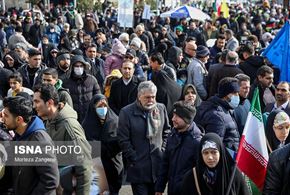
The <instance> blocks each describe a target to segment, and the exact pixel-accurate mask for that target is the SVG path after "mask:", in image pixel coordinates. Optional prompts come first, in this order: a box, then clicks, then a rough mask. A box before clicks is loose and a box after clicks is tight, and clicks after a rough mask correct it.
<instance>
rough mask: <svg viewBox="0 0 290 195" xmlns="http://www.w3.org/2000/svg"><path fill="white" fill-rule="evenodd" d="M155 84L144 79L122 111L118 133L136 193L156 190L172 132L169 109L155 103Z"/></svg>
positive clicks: (129, 176) (147, 192)
mask: <svg viewBox="0 0 290 195" xmlns="http://www.w3.org/2000/svg"><path fill="white" fill-rule="evenodd" d="M156 93H157V88H156V86H155V85H154V84H153V83H152V82H151V81H144V82H142V83H140V85H139V87H138V97H137V100H136V101H135V102H134V103H132V104H129V105H128V106H126V107H124V108H123V109H122V110H121V112H120V114H119V125H118V137H119V143H120V146H121V149H122V152H123V157H124V158H125V159H126V162H127V181H128V182H130V183H131V186H132V190H133V194H135V195H144V194H150V195H154V194H155V189H154V185H155V182H156V180H157V172H158V170H159V169H160V161H161V157H162V153H163V151H164V150H165V147H166V142H167V137H168V134H169V132H170V126H169V121H168V117H167V112H166V109H165V106H164V105H163V104H159V103H156V100H155V97H156Z"/></svg>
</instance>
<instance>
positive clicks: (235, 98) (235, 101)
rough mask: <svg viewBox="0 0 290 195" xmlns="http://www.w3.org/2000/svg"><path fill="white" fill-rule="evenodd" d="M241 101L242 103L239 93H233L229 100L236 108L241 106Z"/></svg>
mask: <svg viewBox="0 0 290 195" xmlns="http://www.w3.org/2000/svg"><path fill="white" fill-rule="evenodd" d="M239 103H240V96H238V95H233V96H232V97H231V100H230V102H229V105H230V106H231V107H232V108H236V107H238V106H239Z"/></svg>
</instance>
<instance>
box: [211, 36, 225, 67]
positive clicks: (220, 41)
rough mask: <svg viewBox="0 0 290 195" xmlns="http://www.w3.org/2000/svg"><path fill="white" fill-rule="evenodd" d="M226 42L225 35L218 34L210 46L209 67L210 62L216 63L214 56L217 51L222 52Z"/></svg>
mask: <svg viewBox="0 0 290 195" xmlns="http://www.w3.org/2000/svg"><path fill="white" fill-rule="evenodd" d="M225 44H226V37H225V35H222V34H221V35H219V36H218V38H217V40H216V41H215V44H214V46H213V47H212V48H210V50H209V51H210V56H209V67H210V65H212V64H216V63H218V61H217V59H216V56H217V54H218V53H219V52H222V51H223V50H224V48H225Z"/></svg>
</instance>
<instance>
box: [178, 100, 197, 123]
mask: <svg viewBox="0 0 290 195" xmlns="http://www.w3.org/2000/svg"><path fill="white" fill-rule="evenodd" d="M173 113H175V114H176V115H178V116H179V117H180V118H182V119H183V120H184V122H185V123H187V124H191V123H192V121H193V119H194V117H195V113H196V110H195V108H194V107H192V106H190V105H188V104H186V103H185V102H183V101H178V102H176V103H175V104H174V105H173Z"/></svg>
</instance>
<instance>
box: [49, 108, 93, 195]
mask: <svg viewBox="0 0 290 195" xmlns="http://www.w3.org/2000/svg"><path fill="white" fill-rule="evenodd" d="M46 128H47V132H48V134H49V135H50V136H51V138H52V140H53V141H73V142H74V144H76V145H79V146H81V148H82V151H83V152H84V155H85V156H86V160H85V162H84V163H83V165H80V166H74V176H75V177H76V180H77V186H76V189H75V191H76V194H77V195H84V194H89V191H90V181H91V172H92V166H91V165H92V164H91V161H92V159H91V147H90V144H89V143H88V141H87V140H86V137H85V134H84V130H83V128H82V126H81V125H80V123H79V122H78V121H77V113H76V111H74V110H73V108H71V107H70V106H69V105H68V104H65V105H64V106H60V109H59V111H58V114H57V116H56V117H55V118H54V119H51V120H48V121H47V124H46ZM69 182H70V181H69ZM64 190H72V189H65V187H64Z"/></svg>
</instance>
